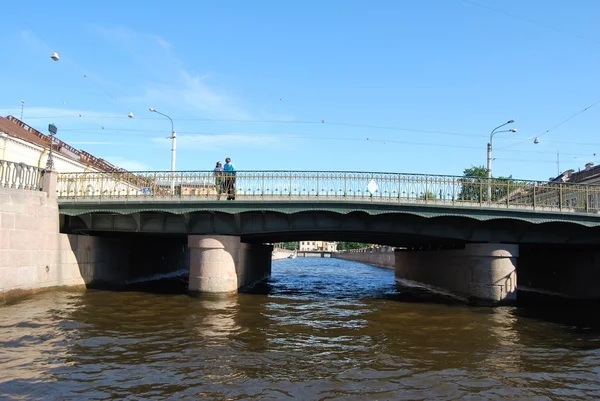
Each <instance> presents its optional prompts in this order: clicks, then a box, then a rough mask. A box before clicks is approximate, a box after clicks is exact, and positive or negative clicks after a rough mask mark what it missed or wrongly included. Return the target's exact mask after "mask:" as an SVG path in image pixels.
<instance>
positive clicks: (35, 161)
mask: <svg viewBox="0 0 600 401" xmlns="http://www.w3.org/2000/svg"><path fill="white" fill-rule="evenodd" d="M50 139H51V138H50V135H45V134H43V133H41V132H40V131H38V130H36V129H35V128H33V127H30V126H29V125H27V124H25V123H24V122H22V121H21V120H19V119H17V118H15V117H13V116H8V117H0V187H11V186H14V185H19V184H18V183H19V182H21V181H22V180H23V175H24V174H25V173H24V171H25V170H27V169H31V168H32V167H33V168H38V169H40V170H42V169H45V168H46V166H47V163H48V156H49V154H50ZM52 154H53V157H52V158H53V165H54V166H53V170H54V171H57V172H59V173H114V174H106V175H104V174H102V175H89V176H87V175H84V174H73V175H70V176H68V177H66V178H65V179H64V180H62V181H60V182H59V183H58V185H57V191H58V192H59V193H60V194H61V196H73V197H77V196H86V195H92V194H99V193H100V192H102V194H105V195H106V196H123V195H133V194H143V193H144V189H147V188H156V190H155V191H154V192H161V190H162V189H161V188H159V186H157V185H156V184H155V183H154V182H153V181H151V180H149V179H148V178H146V177H144V176H140V175H135V174H132V173H130V172H128V171H127V170H125V169H122V168H119V167H117V166H115V165H113V164H111V163H109V162H107V161H106V160H104V159H100V158H97V157H95V156H93V155H91V154H89V153H87V152H85V151H83V150H79V149H75V148H74V147H72V146H70V145H68V144H67V143H65V142H63V141H61V140H60V139H58V138H54V139H53V141H52ZM28 166H32V167H28ZM163 192H164V191H163Z"/></svg>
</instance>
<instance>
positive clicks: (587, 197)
mask: <svg viewBox="0 0 600 401" xmlns="http://www.w3.org/2000/svg"><path fill="white" fill-rule="evenodd" d="M589 189H590V187H589V186H587V185H586V186H585V212H586V213H589V212H590V191H589Z"/></svg>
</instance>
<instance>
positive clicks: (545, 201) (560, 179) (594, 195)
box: [501, 163, 600, 213]
mask: <svg viewBox="0 0 600 401" xmlns="http://www.w3.org/2000/svg"><path fill="white" fill-rule="evenodd" d="M598 184H600V166H594V163H587V164H586V165H585V168H584V169H583V170H579V171H575V170H567V171H565V172H563V173H561V174H559V175H558V176H557V177H550V178H549V179H548V182H537V183H533V182H529V183H518V184H514V185H515V186H516V188H515V189H514V190H511V193H510V194H509V198H510V199H509V203H510V204H513V205H519V204H523V205H537V206H542V207H552V208H560V209H561V210H563V211H564V210H570V211H574V212H586V213H589V212H594V213H597V212H599V211H600V185H598ZM596 186H597V187H596ZM501 201H503V200H501Z"/></svg>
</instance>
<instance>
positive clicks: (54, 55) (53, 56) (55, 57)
mask: <svg viewBox="0 0 600 401" xmlns="http://www.w3.org/2000/svg"><path fill="white" fill-rule="evenodd" d="M50 58H51V59H52V60H54V61H58V60H60V57H58V53H57V52H52V55H51V56H50Z"/></svg>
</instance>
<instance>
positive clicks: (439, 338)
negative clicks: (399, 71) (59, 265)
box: [0, 258, 600, 400]
mask: <svg viewBox="0 0 600 401" xmlns="http://www.w3.org/2000/svg"><path fill="white" fill-rule="evenodd" d="M184 286H185V283H184V281H183V280H181V279H180V278H178V277H170V278H168V279H163V280H159V281H153V282H144V283H135V284H132V285H131V287H130V288H129V289H128V290H119V291H108V290H89V291H87V292H85V293H73V292H49V293H44V294H38V295H35V296H32V297H30V298H27V299H23V300H20V301H18V302H14V303H10V304H5V305H2V306H0V372H1V373H0V398H1V399H27V400H36V399H39V400H68V399H73V400H82V399H86V400H117V399H128V400H149V399H150V400H185V399H190V400H194V399H203V400H204V399H206V400H245V399H255V400H287V399H300V400H336V399H337V400H416V399H439V400H450V399H464V398H468V399H472V400H487V399H499V398H509V399H522V400H526V399H527V400H553V399H556V400H558V399H560V400H565V399H569V400H589V399H600V351H599V350H600V325H599V321H600V319H599V318H598V313H597V312H596V310H597V308H591V307H590V308H587V307H577V308H575V307H568V308H556V307H527V308H524V307H518V306H515V307H498V308H484V307H467V306H464V305H462V304H460V303H456V302H454V301H452V300H451V299H447V298H443V297H440V296H437V295H435V294H431V293H427V292H424V291H416V290H414V289H413V290H410V291H409V290H408V289H406V288H398V287H396V286H395V284H394V275H393V271H391V270H385V269H379V268H375V267H371V266H367V265H363V264H360V263H353V262H347V261H342V260H338V259H313V258H306V259H305V258H296V259H286V260H281V261H275V262H273V276H272V279H271V280H270V281H269V282H267V283H264V284H262V285H259V286H256V287H255V288H253V289H252V290H250V291H247V292H245V293H242V294H239V296H237V297H235V298H229V299H210V298H193V297H189V296H187V295H185V294H184Z"/></svg>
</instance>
